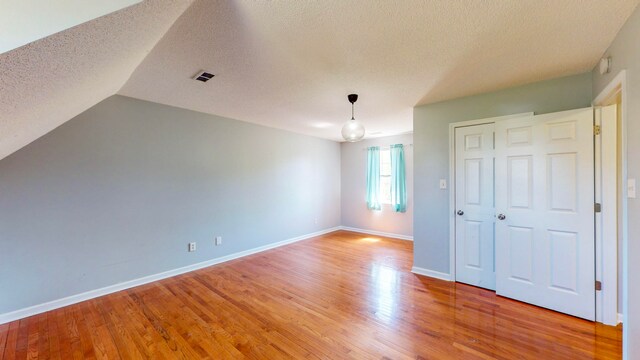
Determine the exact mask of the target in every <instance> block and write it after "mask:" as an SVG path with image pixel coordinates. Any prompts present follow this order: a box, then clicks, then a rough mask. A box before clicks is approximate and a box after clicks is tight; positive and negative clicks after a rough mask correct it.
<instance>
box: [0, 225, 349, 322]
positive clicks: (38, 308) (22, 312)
mask: <svg viewBox="0 0 640 360" xmlns="http://www.w3.org/2000/svg"><path fill="white" fill-rule="evenodd" d="M340 228H341V227H340V226H337V227H333V228H328V229H324V230H320V231H316V232H313V233H310V234H306V235H302V236H298V237H294V238H291V239H287V240H283V241H279V242H275V243H272V244H268V245H264V246H259V247H256V248H253V249H249V250H244V251H240V252H237V253H233V254H229V255H225V256H221V257H218V258H215V259H211V260H207V261H203V262H199V263H196V264H192V265H187V266H184V267H181V268H177V269H173V270H168V271H164V272H161V273H158V274H153V275H149V276H145V277H141V278H138V279H133V280H129V281H125V282H121V283H118V284H114V285H110V286H106V287H103V288H100V289H95V290H90V291H87V292H84V293H80V294H76V295H71V296H67V297H65V298H62V299H57V300H53V301H49V302H46V303H43V304H38V305H33V306H30V307H27V308H23V309H19V310H15V311H12V312H8V313H4V314H0V324H4V323H8V322H11V321H15V320H19V319H23V318H26V317H29V316H33V315H37V314H41V313H43V312H47V311H51V310H55V309H59V308H61V307H65V306H69V305H73V304H77V303H79V302H82V301H86V300H90V299H93V298H97V297H100V296H103V295H107V294H112V293H114V292H117V291H121V290H126V289H130V288H132V287H136V286H139V285H144V284H148V283H151V282H154V281H158V280H162V279H166V278H170V277H172V276H176V275H180V274H184V273H187V272H191V271H195V270H199V269H203V268H206V267H209V266H212V265H216V264H220V263H223V262H227V261H230V260H235V259H238V258H241V257H245V256H249V255H253V254H256V253H259V252H263V251H267V250H271V249H274V248H277V247H280V246H284V245H289V244H292V243H295V242H298V241H301V240H306V239H310V238H313V237H316V236H320V235H324V234H328V233H331V232H334V231H338V230H340Z"/></svg>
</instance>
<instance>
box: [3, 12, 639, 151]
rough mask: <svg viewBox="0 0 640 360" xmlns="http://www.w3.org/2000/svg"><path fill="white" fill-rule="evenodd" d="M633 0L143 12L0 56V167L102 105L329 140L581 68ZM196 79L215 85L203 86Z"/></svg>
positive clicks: (394, 129) (398, 128) (408, 124)
mask: <svg viewBox="0 0 640 360" xmlns="http://www.w3.org/2000/svg"><path fill="white" fill-rule="evenodd" d="M638 1H639V0H600V1H595V0H594V1H584V0H562V1H558V0H535V1H534V0H528V1H527V0H525V1H503V0H486V1H476V0H465V1H439V0H434V1H424V0H389V1H370V0H350V1H344V0H326V1H293V0H291V1H284V0H281V1H252V0H195V1H192V0H181V1H178V0H147V1H144V2H143V3H141V4H138V5H135V6H132V7H129V8H126V9H123V10H121V11H118V12H116V13H113V14H110V15H106V16H104V17H101V18H98V19H95V20H92V21H90V22H87V23H84V24H81V25H79V26H76V27H74V28H71V29H68V30H65V31H63V32H61V33H57V34H54V35H52V36H50V37H47V38H44V39H41V40H38V41H36V42H33V43H30V44H28V45H26V46H23V47H21V48H18V49H16V50H13V51H10V52H8V53H5V54H1V55H0V86H1V90H2V92H1V93H0V158H3V157H5V156H7V155H8V154H10V153H12V152H13V151H15V150H17V149H19V148H20V147H22V146H24V145H26V144H28V143H29V142H31V141H33V140H34V139H36V138H37V137H39V136H42V135H43V134H45V133H47V132H48V131H50V130H51V129H53V128H55V127H56V126H58V125H60V124H62V123H63V122H65V121H67V120H69V119H70V118H72V117H73V116H75V115H77V114H79V113H80V112H82V111H84V110H86V109H87V108H89V107H91V106H93V105H94V104H96V103H98V102H99V101H101V100H103V99H104V98H106V97H108V96H111V95H113V94H116V93H117V94H122V95H126V96H131V97H135V98H139V99H144V100H149V101H154V102H158V103H163V104H168V105H173V106H178V107H182V108H187V109H192V110H196V111H202V112H206V113H211V114H216V115H222V116H226V117H230V118H234V119H238V120H243V121H249V122H253V123H258V124H262V125H266V126H272V127H276V128H281V129H286V130H290V131H295V132H299V133H304V134H309V135H313V136H318V137H324V138H328V139H333V140H339V139H340V127H341V125H342V123H343V122H344V121H346V120H347V119H349V117H350V104H349V103H348V102H347V99H346V95H347V94H349V93H352V92H355V93H358V94H360V99H359V100H358V102H357V103H356V118H358V119H360V120H362V121H363V122H364V124H365V126H366V128H367V131H368V132H369V134H372V133H373V134H376V133H377V134H380V135H390V134H396V133H402V132H407V131H411V129H412V108H413V107H414V106H415V105H417V104H425V103H431V102H436V101H441V100H446V99H451V98H456V97H460V96H466V95H471V94H475V93H480V92H486V91H491V90H497V89H501V88H506V87H510V86H515V85H520V84H525V83H529V82H534V81H539V80H544V79H549V78H554V77H559V76H564V75H571V74H577V73H581V72H585V71H589V70H591V69H592V68H593V66H594V65H595V64H596V63H597V61H598V59H599V58H600V56H601V55H602V54H603V52H604V51H605V50H606V48H607V47H608V45H609V44H610V43H611V41H612V40H613V38H614V37H615V35H616V33H617V32H618V30H619V29H620V27H621V26H622V25H623V24H624V22H625V20H626V19H627V18H628V16H629V15H630V14H631V12H632V11H633V9H634V8H635V7H636V5H637V4H638ZM199 70H209V71H211V72H212V73H214V74H215V75H216V76H215V77H214V79H213V80H211V81H209V82H207V83H201V82H197V81H194V80H192V79H191V77H192V76H193V75H194V74H195V73H196V72H198V71H199Z"/></svg>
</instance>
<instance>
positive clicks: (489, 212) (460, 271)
mask: <svg viewBox="0 0 640 360" xmlns="http://www.w3.org/2000/svg"><path fill="white" fill-rule="evenodd" d="M493 128H494V125H493V124H486V125H477V126H469V127H463V128H457V129H456V130H455V131H456V133H455V147H456V159H455V171H456V177H455V182H456V183H455V189H456V194H455V196H456V209H455V210H456V211H461V212H462V213H461V215H456V281H460V282H463V283H467V284H471V285H475V286H480V287H484V288H487V289H491V290H494V289H495V264H494V238H495V232H494V225H495V218H494V214H495V211H494V197H493V177H494V173H493V167H494V162H493Z"/></svg>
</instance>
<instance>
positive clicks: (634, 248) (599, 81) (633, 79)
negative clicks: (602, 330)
mask: <svg viewBox="0 0 640 360" xmlns="http://www.w3.org/2000/svg"><path fill="white" fill-rule="evenodd" d="M604 56H605V57H606V56H611V58H612V69H611V72H610V73H609V74H605V75H600V73H599V71H598V67H596V68H595V69H594V70H593V72H592V75H593V95H594V97H595V96H598V94H599V93H600V92H601V91H602V90H604V88H605V87H606V86H607V85H608V84H609V82H611V80H613V77H614V76H616V75H617V74H618V73H620V70H623V69H626V74H627V98H626V103H625V104H623V106H626V109H627V117H626V121H627V128H626V138H627V166H628V169H627V171H628V177H629V178H635V179H637V180H640V142H639V141H638V140H639V139H640V8H638V9H636V10H635V11H634V13H633V14H632V15H631V17H630V18H629V20H627V23H626V24H625V25H624V26H623V27H622V29H621V30H620V32H619V33H618V35H617V36H616V38H615V40H614V41H613V43H612V44H611V46H610V47H609V49H608V50H607V52H606V53H605V55H604ZM627 209H628V246H627V247H626V248H624V247H623V266H625V265H626V266H627V272H626V273H627V278H623V289H624V290H626V292H627V299H626V304H627V305H628V306H627V307H626V308H624V309H623V310H622V311H623V314H625V315H626V316H625V323H624V330H625V332H624V339H623V344H624V347H625V355H626V356H627V359H632V360H636V359H640V222H638V218H639V217H640V199H629V200H628V203H627ZM625 255H626V256H625ZM624 290H623V291H624Z"/></svg>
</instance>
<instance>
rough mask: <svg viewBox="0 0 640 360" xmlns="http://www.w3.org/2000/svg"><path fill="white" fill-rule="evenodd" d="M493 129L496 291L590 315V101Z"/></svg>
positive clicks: (592, 289)
mask: <svg viewBox="0 0 640 360" xmlns="http://www.w3.org/2000/svg"><path fill="white" fill-rule="evenodd" d="M495 131H496V146H495V148H496V149H495V153H496V180H495V181H496V213H497V214H498V215H497V217H498V220H497V222H496V291H497V293H498V294H499V295H502V296H506V297H510V298H513V299H517V300H521V301H524V302H528V303H531V304H534V305H538V306H542V307H546V308H549V309H553V310H556V311H560V312H563V313H567V314H571V315H574V316H578V317H582V318H585V319H590V320H593V319H594V317H595V265H594V263H595V261H594V260H595V250H594V244H595V242H594V151H593V109H592V108H587V109H580V110H572V111H566V112H561V113H554V114H547V115H539V116H531V117H528V118H519V119H507V120H503V121H498V122H496V127H495Z"/></svg>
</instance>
